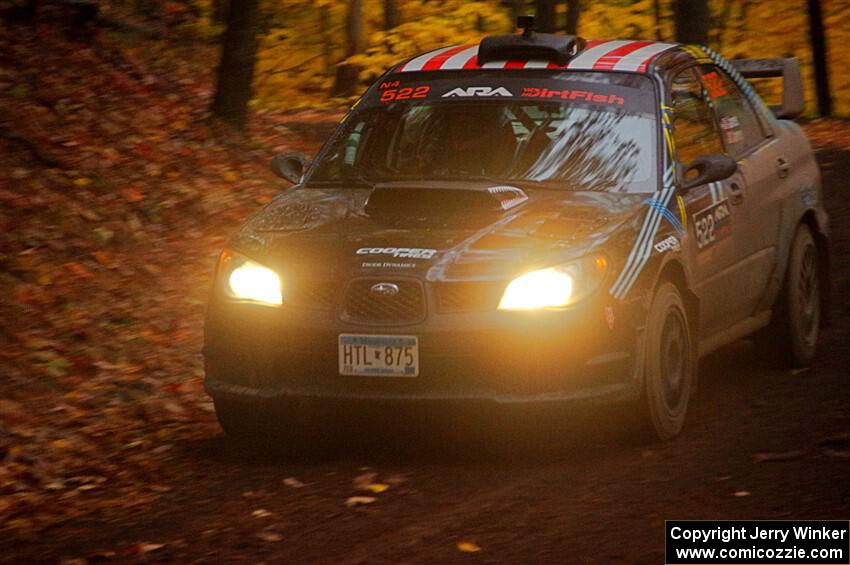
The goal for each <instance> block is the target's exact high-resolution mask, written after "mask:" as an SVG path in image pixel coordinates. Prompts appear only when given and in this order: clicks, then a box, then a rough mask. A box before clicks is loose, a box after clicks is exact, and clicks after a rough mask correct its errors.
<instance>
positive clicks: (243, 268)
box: [218, 251, 283, 306]
mask: <svg viewBox="0 0 850 565" xmlns="http://www.w3.org/2000/svg"><path fill="white" fill-rule="evenodd" d="M218 279H219V280H218V284H220V285H221V288H222V289H223V290H224V294H225V295H226V296H227V297H228V298H232V299H235V300H245V301H248V302H257V303H259V304H271V305H275V306H278V305H280V304H282V303H283V295H282V293H281V286H282V285H281V281H280V277H279V276H278V275H277V273H275V272H274V271H272V270H271V269H269V268H268V267H264V266H262V265H260V264H259V263H257V262H255V261H252V260H250V259H248V258H247V257H244V256H242V255H240V254H238V253H234V252H232V251H224V252H222V254H221V258H220V259H219V267H218Z"/></svg>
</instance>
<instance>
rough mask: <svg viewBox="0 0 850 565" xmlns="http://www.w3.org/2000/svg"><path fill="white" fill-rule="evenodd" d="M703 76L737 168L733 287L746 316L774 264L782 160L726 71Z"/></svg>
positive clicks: (731, 188)
mask: <svg viewBox="0 0 850 565" xmlns="http://www.w3.org/2000/svg"><path fill="white" fill-rule="evenodd" d="M699 70H700V77H701V80H702V83H703V86H704V88H705V90H706V92H707V93H708V97H709V101H710V102H711V105H712V108H713V110H714V114H715V117H716V119H717V123H718V126H719V128H720V133H721V138H722V140H723V145H724V148H725V151H726V153H727V154H728V155H730V156H731V157H732V158H734V159H735V160H736V161H737V163H738V172H737V173H736V174H735V176H734V177H733V178H731V179H729V181H728V182H727V183H726V188H727V191H728V198H729V203H730V206H731V209H732V211H733V214H732V216H733V217H732V230H733V232H734V238H733V240H734V248H735V271H734V276H733V281H732V282H733V284H734V288H735V289H736V292H737V293H739V294H740V295H741V297H742V299H743V300H742V301H743V304H742V308H743V309H744V310H745V311H746V312H747V314H748V315H753V314H755V313H756V309H757V307H758V305H759V303H760V301H761V299H762V297H763V295H764V292H765V288H766V287H767V284H768V280H769V279H770V276H771V273H772V272H773V266H774V264H775V260H776V245H777V239H778V234H779V227H780V210H781V206H780V201H779V191H778V190H777V187H778V186H780V185H779V183H781V182H782V175H783V166H782V163H783V159H782V156H781V155H780V154H779V153H778V152H777V151H778V149H779V148H778V147H777V145H778V144H777V143H776V142H775V141H776V140H775V138H773V137H770V136H768V133H770V132H769V131H767V129H766V128H768V127H769V126H768V125H766V124H762V123H761V121H760V120H759V118H758V116H757V115H756V112H755V109H754V108H753V106H752V104H750V102H749V101H748V100H747V98H746V97H745V96H744V94H743V92H741V90H740V89H739V88H738V86H737V85H736V84H735V83H734V82H733V81H732V79H731V78H730V77H729V76H728V75H727V74H726V73H725V72H724V71H723V70H722V69H719V68H716V67H715V66H714V65H702V66H701V67H700V69H699Z"/></svg>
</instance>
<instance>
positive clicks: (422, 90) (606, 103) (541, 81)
mask: <svg viewBox="0 0 850 565" xmlns="http://www.w3.org/2000/svg"><path fill="white" fill-rule="evenodd" d="M607 76H609V77H611V78H609V79H608V81H607V82H604V81H588V80H583V79H582V78H583V77H581V76H580V75H579V76H575V77H572V76H569V75H567V74H565V73H564V74H560V75H557V74H556V75H552V76H546V75H543V76H529V77H527V78H526V77H522V76H519V75H515V76H499V77H494V76H492V75H489V74H487V73H483V72H479V73H478V74H476V75H471V76H470V77H469V78H468V79H466V80H458V79H457V78H453V79H446V78H436V77H435V78H434V79H431V80H428V77H427V76H423V75H421V74H417V75H412V74H411V75H410V77H401V76H400V75H395V76H390V77H388V78H385V79H384V80H381V81H380V82H379V83H377V84H376V85H375V86H374V87H372V88H371V89H369V91H368V92H367V93H366V94H365V95H364V96H363V103H362V106H364V107H375V106H386V105H388V104H392V103H396V102H405V103H416V102H462V101H470V102H471V101H478V100H484V101H486V100H510V101H512V102H516V101H521V100H528V101H529V102H541V101H543V102H557V103H570V104H580V105H583V106H584V107H586V108H599V109H602V110H617V111H625V112H626V113H628V114H645V115H647V116H654V115H655V111H654V107H655V101H654V98H655V96H654V92H653V90H652V89H651V88H649V83H646V84H645V85H644V84H643V83H642V82H641V83H634V82H633V81H634V80H635V79H630V80H629V81H630V82H632V84H636V86H625V85H624V84H622V83H619V82H627V81H620V80H619V79H617V78H616V75H607ZM638 80H640V79H638ZM618 83H619V84H618Z"/></svg>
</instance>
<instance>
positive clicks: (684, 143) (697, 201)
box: [669, 67, 743, 336]
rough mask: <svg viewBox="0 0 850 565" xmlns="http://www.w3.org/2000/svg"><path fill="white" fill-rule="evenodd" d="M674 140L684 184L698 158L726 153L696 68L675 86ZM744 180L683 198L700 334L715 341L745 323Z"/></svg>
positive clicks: (678, 78)
mask: <svg viewBox="0 0 850 565" xmlns="http://www.w3.org/2000/svg"><path fill="white" fill-rule="evenodd" d="M669 92H670V98H669V99H670V107H671V110H672V128H673V140H674V145H675V153H676V168H677V175H678V178H679V179H682V178H683V174H684V171H685V169H686V168H687V165H688V164H690V163H691V162H693V161H694V160H695V159H696V158H697V157H702V156H705V155H717V154H722V153H723V152H724V149H723V142H722V140H721V137H720V131H719V128H718V125H717V121H716V120H715V118H714V114H713V111H712V109H711V106H710V102H709V99H708V96H707V94H706V92H705V89H704V88H703V84H702V81H701V80H700V77H699V74H698V71H697V69H696V67H689V68H686V69H684V70H681V71H679V72H677V73H675V74H674V75H673V77H672V80H671V82H670V91H669ZM735 182H738V183H740V182H742V179H741V178H740V175H736V176H735V177H733V178H730V179H727V180H725V181H722V182H713V183H709V184H705V185H702V186H696V187H693V188H691V189H689V190H687V191H684V193H682V194H680V198H681V199H682V201H681V204H682V205H683V206H684V208H685V211H686V215H685V216H686V222H685V226H686V227H685V229H686V230H687V237H688V238H691V240H692V241H691V244H690V245H687V246H685V249H686V250H687V251H686V253H688V254H689V257H688V259H689V263H690V265H691V266H692V284H693V288H694V291H695V292H696V294H697V296H699V299H700V316H699V321H700V333H701V335H703V336H710V335H712V334H714V333H716V332H717V331H718V330H721V329H723V328H725V327H728V326H730V325H732V324H734V323H735V322H737V321H739V320H740V319H742V318H743V317H742V315H741V310H740V309H741V306H742V304H743V299H742V297H741V296H739V295H738V294H737V293H736V292H735V287H734V285H733V281H734V271H735V263H736V254H735V247H734V243H733V238H732V225H733V223H734V221H735V220H736V219H737V218H735V217H734V216H737V215H738V212H736V211H735V210H734V208H735V207H734V206H731V205H730V202H729V191H730V190H732V188H731V185H732V184H733V183H735Z"/></svg>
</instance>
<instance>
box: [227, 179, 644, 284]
mask: <svg viewBox="0 0 850 565" xmlns="http://www.w3.org/2000/svg"><path fill="white" fill-rule="evenodd" d="M645 198H646V195H641V194H624V193H608V192H569V191H564V190H551V189H539V188H530V187H526V188H520V187H519V186H504V185H494V184H493V183H441V184H439V185H437V184H434V183H427V184H426V183H420V184H415V183H406V184H403V185H401V184H385V185H380V186H377V187H374V188H368V189H367V188H312V187H311V188H304V187H296V188H293V189H290V190H289V191H287V192H285V193H282V194H281V195H279V196H278V197H277V198H275V199H274V200H273V201H272V202H271V203H270V204H269V205H267V206H266V207H265V208H264V209H263V210H261V211H260V212H259V213H258V214H256V215H255V216H254V217H253V218H251V219H250V220H249V221H248V222H247V223H246V224H245V225H244V226H243V228H242V229H241V230H240V231H239V232H238V233H237V234H236V235H235V236H234V237H233V239H232V240H231V242H230V246H231V247H232V248H233V249H235V250H237V251H240V252H242V253H244V254H246V255H248V256H251V257H253V258H254V259H256V260H258V261H262V262H264V263H266V264H267V265H268V266H270V267H272V268H276V269H278V270H280V271H282V272H284V273H286V272H294V271H297V272H298V273H299V274H301V275H303V274H310V275H313V276H324V277H336V276H346V275H347V276H351V275H352V274H354V273H361V274H364V275H368V274H375V275H385V274H387V273H395V274H405V275H411V276H416V277H419V278H423V279H425V280H431V281H451V280H499V279H504V278H506V277H511V276H514V275H515V274H516V273H517V272H519V271H522V270H526V269H529V268H535V267H542V266H546V265H552V264H557V263H559V262H563V261H569V260H570V259H574V258H577V257H581V256H584V255H586V254H587V253H589V252H591V251H593V250H596V249H600V248H602V247H604V248H605V250H606V252H607V253H609V254H610V253H617V250H618V249H620V248H627V247H628V245H629V244H630V243H631V241H633V233H634V228H635V225H636V222H637V216H638V212H639V209H640V208H641V203H642V202H643V201H644V200H645ZM630 234H631V235H630ZM624 242H625V243H624Z"/></svg>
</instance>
